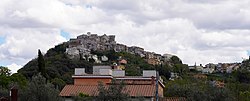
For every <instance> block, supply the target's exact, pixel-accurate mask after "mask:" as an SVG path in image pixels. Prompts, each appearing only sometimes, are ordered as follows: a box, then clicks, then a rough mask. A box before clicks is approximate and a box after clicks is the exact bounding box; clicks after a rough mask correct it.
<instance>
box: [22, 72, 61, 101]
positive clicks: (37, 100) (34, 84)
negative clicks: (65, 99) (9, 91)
mask: <svg viewBox="0 0 250 101" xmlns="http://www.w3.org/2000/svg"><path fill="white" fill-rule="evenodd" d="M58 95H59V91H58V90H56V89H55V88H54V87H53V85H52V84H50V83H46V79H45V78H44V77H43V76H42V75H41V74H40V73H39V74H38V75H36V76H33V77H32V80H31V82H30V83H29V84H28V86H27V88H25V89H22V90H21V93H20V95H19V96H20V100H21V101H61V99H60V97H59V96H58Z"/></svg>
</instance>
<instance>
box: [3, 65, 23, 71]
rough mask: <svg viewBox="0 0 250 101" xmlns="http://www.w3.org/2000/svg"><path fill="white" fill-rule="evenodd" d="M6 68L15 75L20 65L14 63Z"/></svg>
mask: <svg viewBox="0 0 250 101" xmlns="http://www.w3.org/2000/svg"><path fill="white" fill-rule="evenodd" d="M7 67H8V68H9V69H10V70H11V73H17V70H18V69H20V68H21V67H22V65H17V64H15V63H12V64H10V65H7Z"/></svg>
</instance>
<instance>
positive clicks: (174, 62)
mask: <svg viewBox="0 0 250 101" xmlns="http://www.w3.org/2000/svg"><path fill="white" fill-rule="evenodd" d="M170 61H171V62H172V63H173V64H182V61H181V59H180V58H179V57H177V56H172V57H171V58H170Z"/></svg>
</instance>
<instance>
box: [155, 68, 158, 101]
mask: <svg viewBox="0 0 250 101" xmlns="http://www.w3.org/2000/svg"><path fill="white" fill-rule="evenodd" d="M158 81H159V73H158V71H156V83H155V90H156V91H155V101H159V93H158V88H159V87H158V86H159V84H158Z"/></svg>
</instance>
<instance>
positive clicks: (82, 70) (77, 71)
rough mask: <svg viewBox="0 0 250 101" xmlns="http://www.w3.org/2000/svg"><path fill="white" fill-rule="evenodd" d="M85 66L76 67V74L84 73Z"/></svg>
mask: <svg viewBox="0 0 250 101" xmlns="http://www.w3.org/2000/svg"><path fill="white" fill-rule="evenodd" d="M84 74H85V68H75V75H84Z"/></svg>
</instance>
